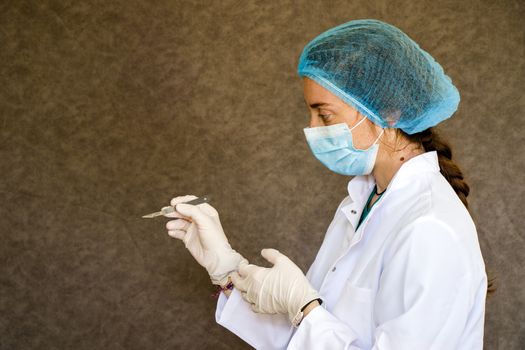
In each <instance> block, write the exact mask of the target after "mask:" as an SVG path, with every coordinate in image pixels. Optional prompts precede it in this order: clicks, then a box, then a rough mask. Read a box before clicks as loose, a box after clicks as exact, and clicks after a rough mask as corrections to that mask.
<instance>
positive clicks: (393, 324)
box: [215, 151, 487, 350]
mask: <svg viewBox="0 0 525 350" xmlns="http://www.w3.org/2000/svg"><path fill="white" fill-rule="evenodd" d="M374 184H375V182H374V178H373V177H372V176H371V175H365V176H356V177H354V178H352V179H351V180H350V181H349V183H348V194H349V196H347V197H345V198H344V199H343V200H342V202H341V203H340V205H339V207H338V208H337V211H336V213H335V216H334V218H333V220H332V222H331V224H330V226H329V227H328V230H327V232H326V235H325V237H324V240H323V243H322V245H321V248H320V249H319V252H318V253H317V256H316V258H315V261H314V262H313V264H312V265H311V266H310V268H309V270H308V272H307V274H306V276H307V278H308V280H309V281H310V283H311V284H312V286H313V287H314V288H316V289H317V290H318V291H319V294H320V295H321V298H322V299H323V301H324V302H323V304H322V305H321V306H320V307H316V308H314V309H313V310H312V311H311V312H310V313H309V314H308V315H307V316H306V317H305V318H304V319H303V321H302V323H301V324H300V325H299V327H298V328H294V327H292V325H291V323H290V321H289V320H288V318H287V316H286V315H284V314H259V313H255V312H253V311H252V310H251V308H250V305H249V303H247V302H246V301H245V300H244V299H242V296H241V294H240V292H239V291H238V290H237V289H234V290H233V291H232V294H231V295H230V297H229V298H228V297H226V296H225V295H224V294H223V293H221V294H220V297H219V299H218V302H217V309H216V313H215V318H216V321H217V323H219V324H220V325H222V326H224V327H225V328H227V329H228V330H230V331H231V332H233V333H235V334H236V335H237V336H239V337H240V338H242V339H243V340H244V341H246V342H247V343H248V344H250V345H251V346H253V347H255V348H256V349H301V350H308V349H312V350H321V349H331V350H335V349H355V350H357V349H377V350H379V349H381V350H393V349H396V350H399V349H403V350H411V349H417V350H423V349H425V350H427V349H436V350H438V349H439V350H447V349H469V350H470V349H482V347H483V326H484V315H485V297H486V289H487V275H486V273H485V264H484V262H483V258H482V255H481V250H480V247H479V242H478V237H477V233H476V227H475V225H474V223H473V221H472V219H471V217H470V215H469V213H468V211H467V210H466V208H465V207H464V205H463V204H462V203H461V201H460V199H459V198H458V197H457V195H456V194H455V192H454V190H453V189H452V187H451V186H450V185H449V183H448V182H447V180H446V179H445V178H444V177H443V175H442V174H441V173H440V171H439V163H438V158H437V153H436V152H435V151H432V152H426V153H424V154H421V155H418V156H416V157H414V158H412V159H410V160H408V161H407V162H406V163H404V164H403V165H402V166H401V168H400V169H399V170H398V171H397V172H396V174H395V175H394V177H393V179H392V180H391V182H390V184H389V186H388V189H387V191H386V192H385V193H384V194H383V196H382V198H380V199H379V201H378V202H377V203H376V204H375V205H374V206H373V207H372V210H371V211H370V213H369V214H368V216H367V218H366V219H365V220H364V221H363V222H362V223H361V226H360V227H359V229H358V230H357V232H355V230H354V227H356V225H357V223H358V220H359V217H360V215H361V212H362V210H363V207H364V205H365V203H366V200H367V199H368V196H369V194H370V192H371V191H372V190H373V187H374ZM341 248H343V249H342V251H341ZM283 253H284V254H286V253H285V252H283Z"/></svg>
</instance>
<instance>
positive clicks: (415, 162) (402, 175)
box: [341, 151, 439, 228]
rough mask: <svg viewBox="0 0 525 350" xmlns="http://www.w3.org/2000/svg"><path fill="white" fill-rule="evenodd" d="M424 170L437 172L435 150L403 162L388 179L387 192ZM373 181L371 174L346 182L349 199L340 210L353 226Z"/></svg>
mask: <svg viewBox="0 0 525 350" xmlns="http://www.w3.org/2000/svg"><path fill="white" fill-rule="evenodd" d="M426 171H430V172H439V161H438V156H437V152H436V151H430V152H425V153H423V154H420V155H418V156H415V157H414V158H411V159H409V160H408V161H407V162H406V163H403V165H401V167H400V168H399V169H398V170H397V172H396V173H395V174H394V177H393V178H392V180H390V183H389V184H388V187H387V193H388V192H392V189H395V188H397V187H399V186H402V185H403V184H404V183H405V182H406V181H407V180H408V181H409V179H410V178H411V176H412V175H414V174H419V173H421V172H426ZM375 183H376V182H375V179H374V177H373V176H372V174H370V175H362V176H354V177H353V178H352V179H351V180H350V181H349V182H348V194H349V199H348V202H347V203H346V204H344V205H342V206H341V211H342V212H343V213H344V214H345V216H346V217H347V219H348V220H349V221H350V223H351V224H352V227H354V228H355V227H356V226H357V223H358V222H359V218H360V217H361V212H362V211H363V206H364V204H365V202H366V200H367V199H368V196H369V195H370V192H371V191H372V189H373V187H374V185H375ZM387 193H385V196H386V195H387ZM362 226H363V225H361V227H362Z"/></svg>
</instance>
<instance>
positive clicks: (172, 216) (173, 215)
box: [161, 207, 190, 220]
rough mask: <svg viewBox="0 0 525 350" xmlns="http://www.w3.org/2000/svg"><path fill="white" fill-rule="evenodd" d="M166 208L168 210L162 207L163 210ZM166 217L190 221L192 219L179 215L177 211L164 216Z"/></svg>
mask: <svg viewBox="0 0 525 350" xmlns="http://www.w3.org/2000/svg"><path fill="white" fill-rule="evenodd" d="M164 208H167V207H162V208H161V210H162V209H164ZM164 216H165V217H167V218H174V219H186V220H190V218H188V217H187V216H184V215H182V214H181V213H179V212H177V211H173V212H171V213H168V214H164Z"/></svg>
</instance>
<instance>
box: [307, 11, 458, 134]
mask: <svg viewBox="0 0 525 350" xmlns="http://www.w3.org/2000/svg"><path fill="white" fill-rule="evenodd" d="M297 73H298V74H299V75H300V76H304V77H308V78H310V79H312V80H314V81H315V82H317V83H318V84H320V85H321V86H323V87H324V88H326V89H327V90H329V91H330V92H331V93H333V94H334V95H336V96H337V97H339V98H340V99H342V100H343V101H344V102H345V103H347V104H349V105H351V106H352V107H354V108H355V109H357V110H358V111H359V112H360V113H361V114H363V115H365V116H366V117H367V118H368V119H370V120H371V121H372V122H374V123H375V124H377V125H380V126H381V127H383V128H399V129H401V130H403V131H405V132H406V133H407V134H414V133H416V132H420V131H422V130H425V129H427V128H429V127H432V126H434V125H436V124H438V123H439V122H442V121H443V120H445V119H447V118H449V117H451V116H452V114H453V113H454V112H455V111H456V110H457V108H458V104H459V92H458V90H457V89H456V87H455V86H454V85H453V84H452V81H451V79H450V78H449V77H448V76H447V75H446V74H445V73H444V72H443V68H441V66H440V65H439V63H437V62H436V61H435V60H434V58H432V56H430V54H428V53H427V52H426V51H424V50H423V49H421V48H420V47H419V45H418V44H417V43H416V42H415V41H413V40H412V39H410V38H409V37H408V36H407V35H406V34H405V33H403V32H402V31H401V30H400V29H398V28H396V27H394V26H392V25H390V24H388V23H384V22H381V21H379V20H375V19H361V20H354V21H350V22H347V23H343V24H341V25H338V26H336V27H334V28H331V29H329V30H327V31H326V32H324V33H322V34H320V35H318V36H317V37H315V38H314V39H313V40H312V41H310V42H309V43H308V44H307V45H306V46H305V47H304V49H303V52H302V53H301V56H300V58H299V65H298V68H297Z"/></svg>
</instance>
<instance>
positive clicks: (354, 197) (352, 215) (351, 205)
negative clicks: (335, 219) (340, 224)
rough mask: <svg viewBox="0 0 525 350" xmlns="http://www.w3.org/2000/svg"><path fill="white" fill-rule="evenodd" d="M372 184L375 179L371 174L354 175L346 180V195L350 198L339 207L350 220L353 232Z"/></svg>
mask: <svg viewBox="0 0 525 350" xmlns="http://www.w3.org/2000/svg"><path fill="white" fill-rule="evenodd" d="M374 185H375V180H374V178H373V176H372V175H365V176H355V177H354V178H352V180H350V181H349V182H348V195H349V197H350V199H349V202H348V203H347V204H346V205H344V206H342V207H341V211H342V212H343V213H344V214H345V216H346V218H347V219H348V221H349V222H350V225H351V226H352V230H353V232H355V228H356V227H357V224H358V223H359V218H360V217H361V213H362V212H363V209H364V205H365V203H366V200H367V199H368V196H369V195H370V191H372V188H373V187H374ZM359 231H361V230H359ZM356 238H357V237H356Z"/></svg>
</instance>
